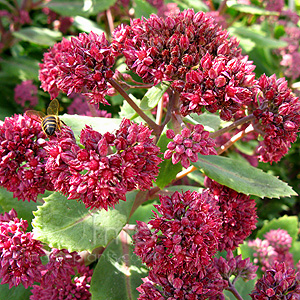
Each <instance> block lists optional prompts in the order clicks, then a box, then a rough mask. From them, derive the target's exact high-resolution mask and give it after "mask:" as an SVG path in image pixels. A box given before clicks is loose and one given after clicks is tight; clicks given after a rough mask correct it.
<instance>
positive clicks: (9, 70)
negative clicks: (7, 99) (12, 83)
mask: <svg viewBox="0 0 300 300" xmlns="http://www.w3.org/2000/svg"><path fill="white" fill-rule="evenodd" d="M0 65H1V69H2V71H3V72H4V73H6V74H9V75H10V76H11V77H15V78H18V79H20V80H22V81H23V80H30V79H32V80H36V78H37V77H38V74H39V61H37V60H34V59H31V58H28V57H26V58H25V57H13V58H11V59H6V60H3V61H0ZM2 80H3V78H1V81H2ZM6 105H7V104H6Z"/></svg>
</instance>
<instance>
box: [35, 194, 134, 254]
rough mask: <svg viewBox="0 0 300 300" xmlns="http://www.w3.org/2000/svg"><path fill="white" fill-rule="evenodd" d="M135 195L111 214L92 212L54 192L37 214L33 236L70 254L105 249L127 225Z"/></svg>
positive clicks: (102, 211) (120, 204)
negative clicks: (98, 248) (99, 248)
mask: <svg viewBox="0 0 300 300" xmlns="http://www.w3.org/2000/svg"><path fill="white" fill-rule="evenodd" d="M136 193H137V192H135V191H133V192H130V193H127V195H126V199H127V201H126V202H125V201H120V203H119V204H117V205H115V209H109V210H108V211H106V210H104V209H103V210H98V211H91V210H88V209H87V208H85V205H84V204H83V203H81V202H77V201H75V200H67V198H66V197H64V196H63V195H61V194H59V193H54V194H52V195H51V196H49V197H47V198H45V199H44V200H45V203H44V204H43V206H39V207H38V210H37V211H36V212H34V215H35V219H34V220H33V222H32V223H33V227H34V229H33V232H34V236H35V238H36V239H39V240H41V241H42V242H44V243H47V244H49V246H51V247H55V248H58V249H63V248H66V249H68V250H69V251H83V250H88V251H90V252H92V251H93V249H95V248H97V247H105V246H106V245H107V244H108V243H109V242H110V241H112V240H113V239H114V238H116V237H117V236H118V234H119V233H120V231H121V229H122V228H123V226H124V225H125V224H126V223H127V220H128V217H129V214H130V211H131V208H132V204H133V202H134V200H135V196H136Z"/></svg>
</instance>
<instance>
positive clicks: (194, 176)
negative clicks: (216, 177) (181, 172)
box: [187, 170, 204, 186]
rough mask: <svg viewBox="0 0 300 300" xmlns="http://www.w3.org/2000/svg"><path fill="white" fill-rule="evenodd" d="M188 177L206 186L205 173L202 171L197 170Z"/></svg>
mask: <svg viewBox="0 0 300 300" xmlns="http://www.w3.org/2000/svg"><path fill="white" fill-rule="evenodd" d="M187 177H188V178H190V179H192V180H194V181H196V182H198V183H200V184H201V185H202V186H204V176H203V173H201V172H200V171H198V170H195V171H193V172H192V173H189V174H188V175H187Z"/></svg>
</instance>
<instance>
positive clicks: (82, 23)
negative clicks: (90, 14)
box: [73, 16, 104, 34]
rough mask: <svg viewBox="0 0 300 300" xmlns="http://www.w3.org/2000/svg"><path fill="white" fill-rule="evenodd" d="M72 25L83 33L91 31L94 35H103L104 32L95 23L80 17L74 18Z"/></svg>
mask: <svg viewBox="0 0 300 300" xmlns="http://www.w3.org/2000/svg"><path fill="white" fill-rule="evenodd" d="M73 25H74V26H75V27H77V28H78V29H80V30H81V31H85V32H88V33H89V32H91V31H93V32H94V33H96V34H102V33H104V30H103V29H102V28H101V27H100V26H99V25H98V24H97V23H95V22H93V21H91V20H89V19H87V18H84V17H81V16H76V17H75V18H74V21H73Z"/></svg>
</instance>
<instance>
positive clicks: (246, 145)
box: [234, 140, 258, 155]
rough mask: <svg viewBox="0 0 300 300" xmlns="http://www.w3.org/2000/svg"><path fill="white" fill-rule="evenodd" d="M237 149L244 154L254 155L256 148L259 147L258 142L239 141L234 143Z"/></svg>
mask: <svg viewBox="0 0 300 300" xmlns="http://www.w3.org/2000/svg"><path fill="white" fill-rule="evenodd" d="M234 145H235V147H236V148H237V149H238V150H240V151H241V152H242V153H245V154H247V155H253V153H254V150H255V148H256V147H257V145H258V141H254V140H253V141H248V142H243V141H237V142H236V143H234Z"/></svg>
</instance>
